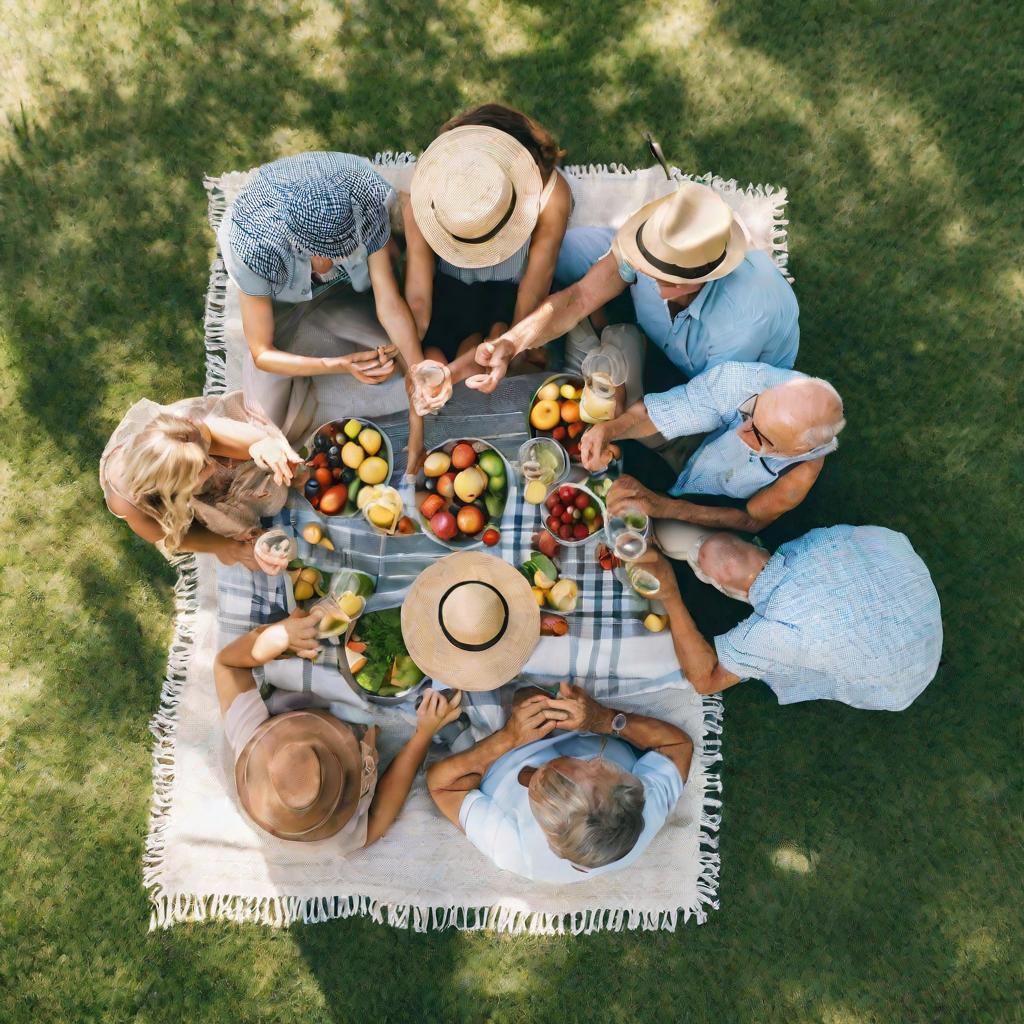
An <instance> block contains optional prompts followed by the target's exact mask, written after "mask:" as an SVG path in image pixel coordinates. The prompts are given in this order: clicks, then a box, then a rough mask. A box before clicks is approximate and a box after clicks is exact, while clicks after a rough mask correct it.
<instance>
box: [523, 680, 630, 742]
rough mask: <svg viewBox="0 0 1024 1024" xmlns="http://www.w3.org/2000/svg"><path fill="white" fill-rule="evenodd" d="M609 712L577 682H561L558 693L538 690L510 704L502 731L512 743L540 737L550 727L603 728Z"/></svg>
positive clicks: (566, 730) (567, 730) (550, 728)
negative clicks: (552, 695) (556, 694)
mask: <svg viewBox="0 0 1024 1024" xmlns="http://www.w3.org/2000/svg"><path fill="white" fill-rule="evenodd" d="M610 721H611V713H610V712H609V710H608V709H607V708H606V707H605V706H604V705H603V704H600V703H598V701H596V700H594V698H593V697H591V696H590V694H589V693H587V691H586V690H584V689H583V688H582V687H580V686H574V685H572V684H571V683H560V684H559V687H558V696H557V697H548V696H546V695H545V694H542V693H537V694H532V695H531V696H529V697H526V698H525V699H523V700H521V701H519V702H518V703H517V704H515V705H514V706H513V708H512V713H511V714H510V715H509V719H508V722H506V723H505V727H504V728H505V731H506V732H508V734H509V736H510V738H511V739H512V742H513V743H514V744H515V746H517V747H520V746H523V745H524V744H527V743H533V742H534V740H539V739H543V738H544V737H545V736H547V735H548V733H550V732H551V731H552V730H553V729H562V730H563V731H565V732H571V731H574V730H579V731H582V732H606V731H607V729H608V723H609V722H610Z"/></svg>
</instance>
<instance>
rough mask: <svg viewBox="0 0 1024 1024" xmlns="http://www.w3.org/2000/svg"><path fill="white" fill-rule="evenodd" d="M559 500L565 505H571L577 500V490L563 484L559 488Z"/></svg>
mask: <svg viewBox="0 0 1024 1024" xmlns="http://www.w3.org/2000/svg"><path fill="white" fill-rule="evenodd" d="M558 500H559V501H560V502H561V503H562V504H563V505H571V504H572V503H573V501H575V500H576V488H575V487H570V486H569V485H568V484H563V485H562V486H561V487H559V488H558Z"/></svg>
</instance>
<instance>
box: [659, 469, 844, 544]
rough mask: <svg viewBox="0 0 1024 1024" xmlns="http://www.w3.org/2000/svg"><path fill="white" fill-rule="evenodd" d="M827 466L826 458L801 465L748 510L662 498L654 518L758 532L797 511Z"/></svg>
mask: <svg viewBox="0 0 1024 1024" xmlns="http://www.w3.org/2000/svg"><path fill="white" fill-rule="evenodd" d="M824 464H825V459H824V457H822V458H820V459H813V460H812V461H810V462H801V463H798V464H797V465H796V466H794V467H793V468H792V469H791V470H790V471H789V472H788V473H785V474H783V475H782V476H780V477H779V478H778V480H776V481H775V482H774V483H772V484H770V485H769V486H768V487H764V488H762V489H761V490H760V491H758V492H757V493H756V494H755V495H753V496H752V497H751V498H750V500H749V501H748V502H747V504H746V507H745V508H713V507H711V506H709V505H698V504H696V503H695V502H692V501H685V500H683V499H682V498H668V497H661V498H659V500H658V505H657V510H656V511H655V512H654V515H656V516H658V517H659V518H662V519H680V520H682V521H683V522H686V523H693V524H695V525H696V526H712V527H715V528H716V529H719V530H742V531H744V532H745V533H758V532H760V531H761V530H763V529H765V527H767V526H770V525H771V524H772V523H774V522H775V520H776V519H778V518H779V516H781V515H784V514H785V513H786V512H789V511H790V510H791V509H794V508H796V507H797V505H799V504H800V502H802V501H803V500H804V498H806V497H807V494H808V492H809V491H810V489H811V488H812V487H813V486H814V481H815V480H817V479H818V475H819V474H820V473H821V468H822V466H823V465H824Z"/></svg>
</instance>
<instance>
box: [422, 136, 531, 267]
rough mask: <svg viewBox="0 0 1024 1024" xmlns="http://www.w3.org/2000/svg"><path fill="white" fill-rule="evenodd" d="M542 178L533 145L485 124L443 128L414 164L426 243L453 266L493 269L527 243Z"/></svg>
mask: <svg viewBox="0 0 1024 1024" xmlns="http://www.w3.org/2000/svg"><path fill="white" fill-rule="evenodd" d="M543 188H544V186H543V182H542V181H541V178H540V171H539V170H538V168H537V163H536V161H535V160H534V159H533V157H532V156H531V155H530V152H529V150H528V149H527V148H526V147H525V146H524V145H523V144H522V143H520V142H517V141H516V140H515V139H514V138H512V136H511V135H509V134H508V133H506V132H503V131H500V130H499V129H497V128H489V127H487V126H486V125H475V124H471V125H463V126H462V127H461V128H453V129H452V130H451V131H447V132H442V133H441V134H440V135H439V136H438V137H437V138H436V139H434V141H433V142H432V143H431V144H430V145H429V146H428V147H427V149H426V151H425V152H424V153H423V155H422V156H421V157H420V158H419V160H417V161H416V170H415V172H414V173H413V176H412V185H411V187H410V190H409V194H410V198H411V202H412V213H413V216H414V217H415V218H416V224H417V226H418V227H419V229H420V231H421V232H422V233H423V237H424V238H425V239H426V240H427V244H428V245H429V246H430V248H431V249H433V250H434V252H435V253H436V254H437V255H438V256H440V257H441V258H442V259H444V260H447V261H448V262H449V263H451V264H453V265H454V266H456V267H466V268H467V269H470V268H473V269H475V268H479V267H492V266H494V265H495V264H496V263H501V262H502V260H507V259H508V258H509V257H510V256H513V255H515V253H517V252H518V251H519V250H520V249H521V248H522V247H523V246H524V245H525V244H526V243H527V242H528V241H529V240H530V236H531V235H532V234H533V229H534V228H535V227H536V226H537V217H538V216H539V215H540V197H541V192H542V191H543Z"/></svg>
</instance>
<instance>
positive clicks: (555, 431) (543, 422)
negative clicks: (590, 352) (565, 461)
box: [529, 373, 587, 462]
mask: <svg viewBox="0 0 1024 1024" xmlns="http://www.w3.org/2000/svg"><path fill="white" fill-rule="evenodd" d="M582 396H583V378H582V377H574V376H573V375H572V374H568V373H560V374H555V375H554V376H553V377H548V379H547V380H546V381H544V383H543V384H541V386H540V387H539V388H537V390H536V392H534V395H533V398H532V399H531V401H530V411H529V422H530V436H531V437H550V438H552V439H554V440H555V441H557V442H558V443H559V444H560V445H562V447H563V448H565V450H566V453H567V454H568V456H569V458H570V460H571V461H572V462H579V461H580V437H581V436H582V434H583V431H584V430H586V429H587V424H586V423H584V422H583V420H581V419H580V398H581V397H582Z"/></svg>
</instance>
